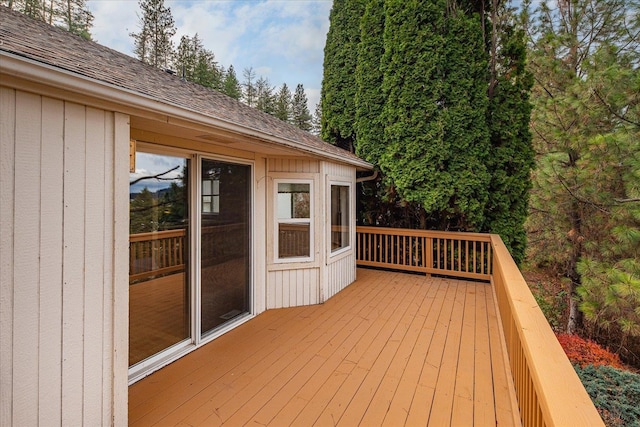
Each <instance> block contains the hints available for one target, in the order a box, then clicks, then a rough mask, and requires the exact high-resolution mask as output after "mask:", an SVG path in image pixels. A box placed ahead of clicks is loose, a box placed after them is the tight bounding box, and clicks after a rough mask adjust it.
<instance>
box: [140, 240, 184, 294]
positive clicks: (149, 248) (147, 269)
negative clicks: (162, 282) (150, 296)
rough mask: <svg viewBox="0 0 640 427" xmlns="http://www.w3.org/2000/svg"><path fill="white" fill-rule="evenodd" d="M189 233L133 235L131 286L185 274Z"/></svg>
mask: <svg viewBox="0 0 640 427" xmlns="http://www.w3.org/2000/svg"><path fill="white" fill-rule="evenodd" d="M184 237H185V229H184V228H181V229H178V230H168V231H156V232H150V233H138V234H131V235H130V236H129V283H132V282H134V281H144V280H148V279H151V278H153V277H159V276H163V275H166V274H170V273H177V272H181V271H184V243H185V238H184Z"/></svg>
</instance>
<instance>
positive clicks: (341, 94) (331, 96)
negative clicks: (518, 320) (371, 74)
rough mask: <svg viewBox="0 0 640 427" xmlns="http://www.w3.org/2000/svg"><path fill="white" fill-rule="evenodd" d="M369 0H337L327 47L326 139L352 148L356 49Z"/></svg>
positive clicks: (323, 98) (323, 101)
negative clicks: (362, 18)
mask: <svg viewBox="0 0 640 427" xmlns="http://www.w3.org/2000/svg"><path fill="white" fill-rule="evenodd" d="M364 5H365V0H335V1H334V2H333V7H332V8H331V13H330V15H329V22H330V26H329V32H328V33H327V41H326V44H325V48H324V69H323V78H322V91H321V96H320V102H321V104H322V133H321V135H322V138H323V139H324V140H325V141H328V142H331V143H333V144H337V145H338V146H340V147H343V148H348V149H351V148H352V147H353V143H354V141H355V130H354V126H353V123H354V118H355V94H356V77H355V71H356V62H357V56H356V52H357V49H358V43H359V41H360V17H361V16H362V13H363V11H364Z"/></svg>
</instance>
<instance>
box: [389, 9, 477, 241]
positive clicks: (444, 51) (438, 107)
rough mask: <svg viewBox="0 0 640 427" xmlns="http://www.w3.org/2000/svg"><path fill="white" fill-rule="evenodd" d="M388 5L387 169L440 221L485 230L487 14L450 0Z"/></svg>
mask: <svg viewBox="0 0 640 427" xmlns="http://www.w3.org/2000/svg"><path fill="white" fill-rule="evenodd" d="M385 6H386V7H385V12H386V18H385V30H384V43H385V54H384V56H383V58H382V69H383V71H384V81H383V90H384V93H385V97H386V103H385V105H384V108H383V112H382V120H383V124H384V126H385V131H384V140H385V147H384V152H383V153H382V156H381V158H380V167H381V170H382V171H383V172H384V173H385V174H386V175H387V177H388V178H390V179H391V180H392V182H393V183H394V185H395V187H396V189H397V191H398V192H399V194H400V196H401V197H402V198H403V199H404V200H406V201H408V202H417V203H420V204H421V205H422V207H423V208H424V210H425V211H426V213H427V214H428V215H429V217H430V218H431V221H432V222H434V223H435V224H437V227H438V228H440V229H445V230H449V229H452V230H479V229H480V228H481V227H482V225H483V221H484V209H485V205H486V202H487V199H488V190H487V188H488V184H489V181H490V174H489V172H488V171H487V168H486V162H487V157H488V155H489V135H488V129H487V124H486V113H487V106H488V100H487V95H486V87H487V85H486V82H487V74H486V68H487V63H488V60H487V55H486V53H485V49H484V45H483V35H482V28H481V25H480V19H479V17H478V16H477V15H476V16H474V15H470V16H469V15H466V14H465V13H464V10H463V9H462V8H457V7H449V6H451V5H449V4H448V2H447V0H438V1H417V0H414V1H410V2H406V1H401V0H387V1H386V3H385Z"/></svg>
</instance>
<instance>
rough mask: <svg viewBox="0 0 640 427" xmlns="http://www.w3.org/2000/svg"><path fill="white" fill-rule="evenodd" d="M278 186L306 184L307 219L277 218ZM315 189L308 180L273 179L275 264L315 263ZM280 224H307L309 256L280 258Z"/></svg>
mask: <svg viewBox="0 0 640 427" xmlns="http://www.w3.org/2000/svg"><path fill="white" fill-rule="evenodd" d="M279 184H307V185H309V218H282V219H281V218H279V217H278V194H279V192H278V187H279ZM314 198H315V188H314V180H313V179H310V178H274V180H273V201H274V202H273V206H274V209H273V223H274V227H273V236H274V238H273V250H274V252H273V260H274V262H275V263H278V264H282V263H296V262H313V261H315V253H314V252H315V250H314V248H315V224H314V223H315V200H314ZM280 224H309V256H302V257H286V258H281V257H280V236H279V235H280Z"/></svg>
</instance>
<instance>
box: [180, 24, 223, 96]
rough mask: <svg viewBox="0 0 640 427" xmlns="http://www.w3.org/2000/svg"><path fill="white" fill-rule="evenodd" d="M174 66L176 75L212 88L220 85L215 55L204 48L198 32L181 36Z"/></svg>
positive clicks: (218, 87) (217, 87)
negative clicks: (190, 35)
mask: <svg viewBox="0 0 640 427" xmlns="http://www.w3.org/2000/svg"><path fill="white" fill-rule="evenodd" d="M174 66H175V68H176V70H177V72H178V75H180V76H182V77H183V78H184V79H186V80H189V81H192V82H194V83H198V84H200V85H202V86H206V87H210V88H214V89H220V87H221V79H222V77H221V72H220V69H219V68H218V64H217V63H216V62H215V56H214V54H213V52H211V51H210V50H207V49H205V48H204V46H203V44H202V41H201V40H200V38H199V37H198V34H196V35H195V36H193V37H189V36H187V35H185V36H182V37H181V39H180V44H179V45H178V49H177V50H176V52H175V64H174Z"/></svg>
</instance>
